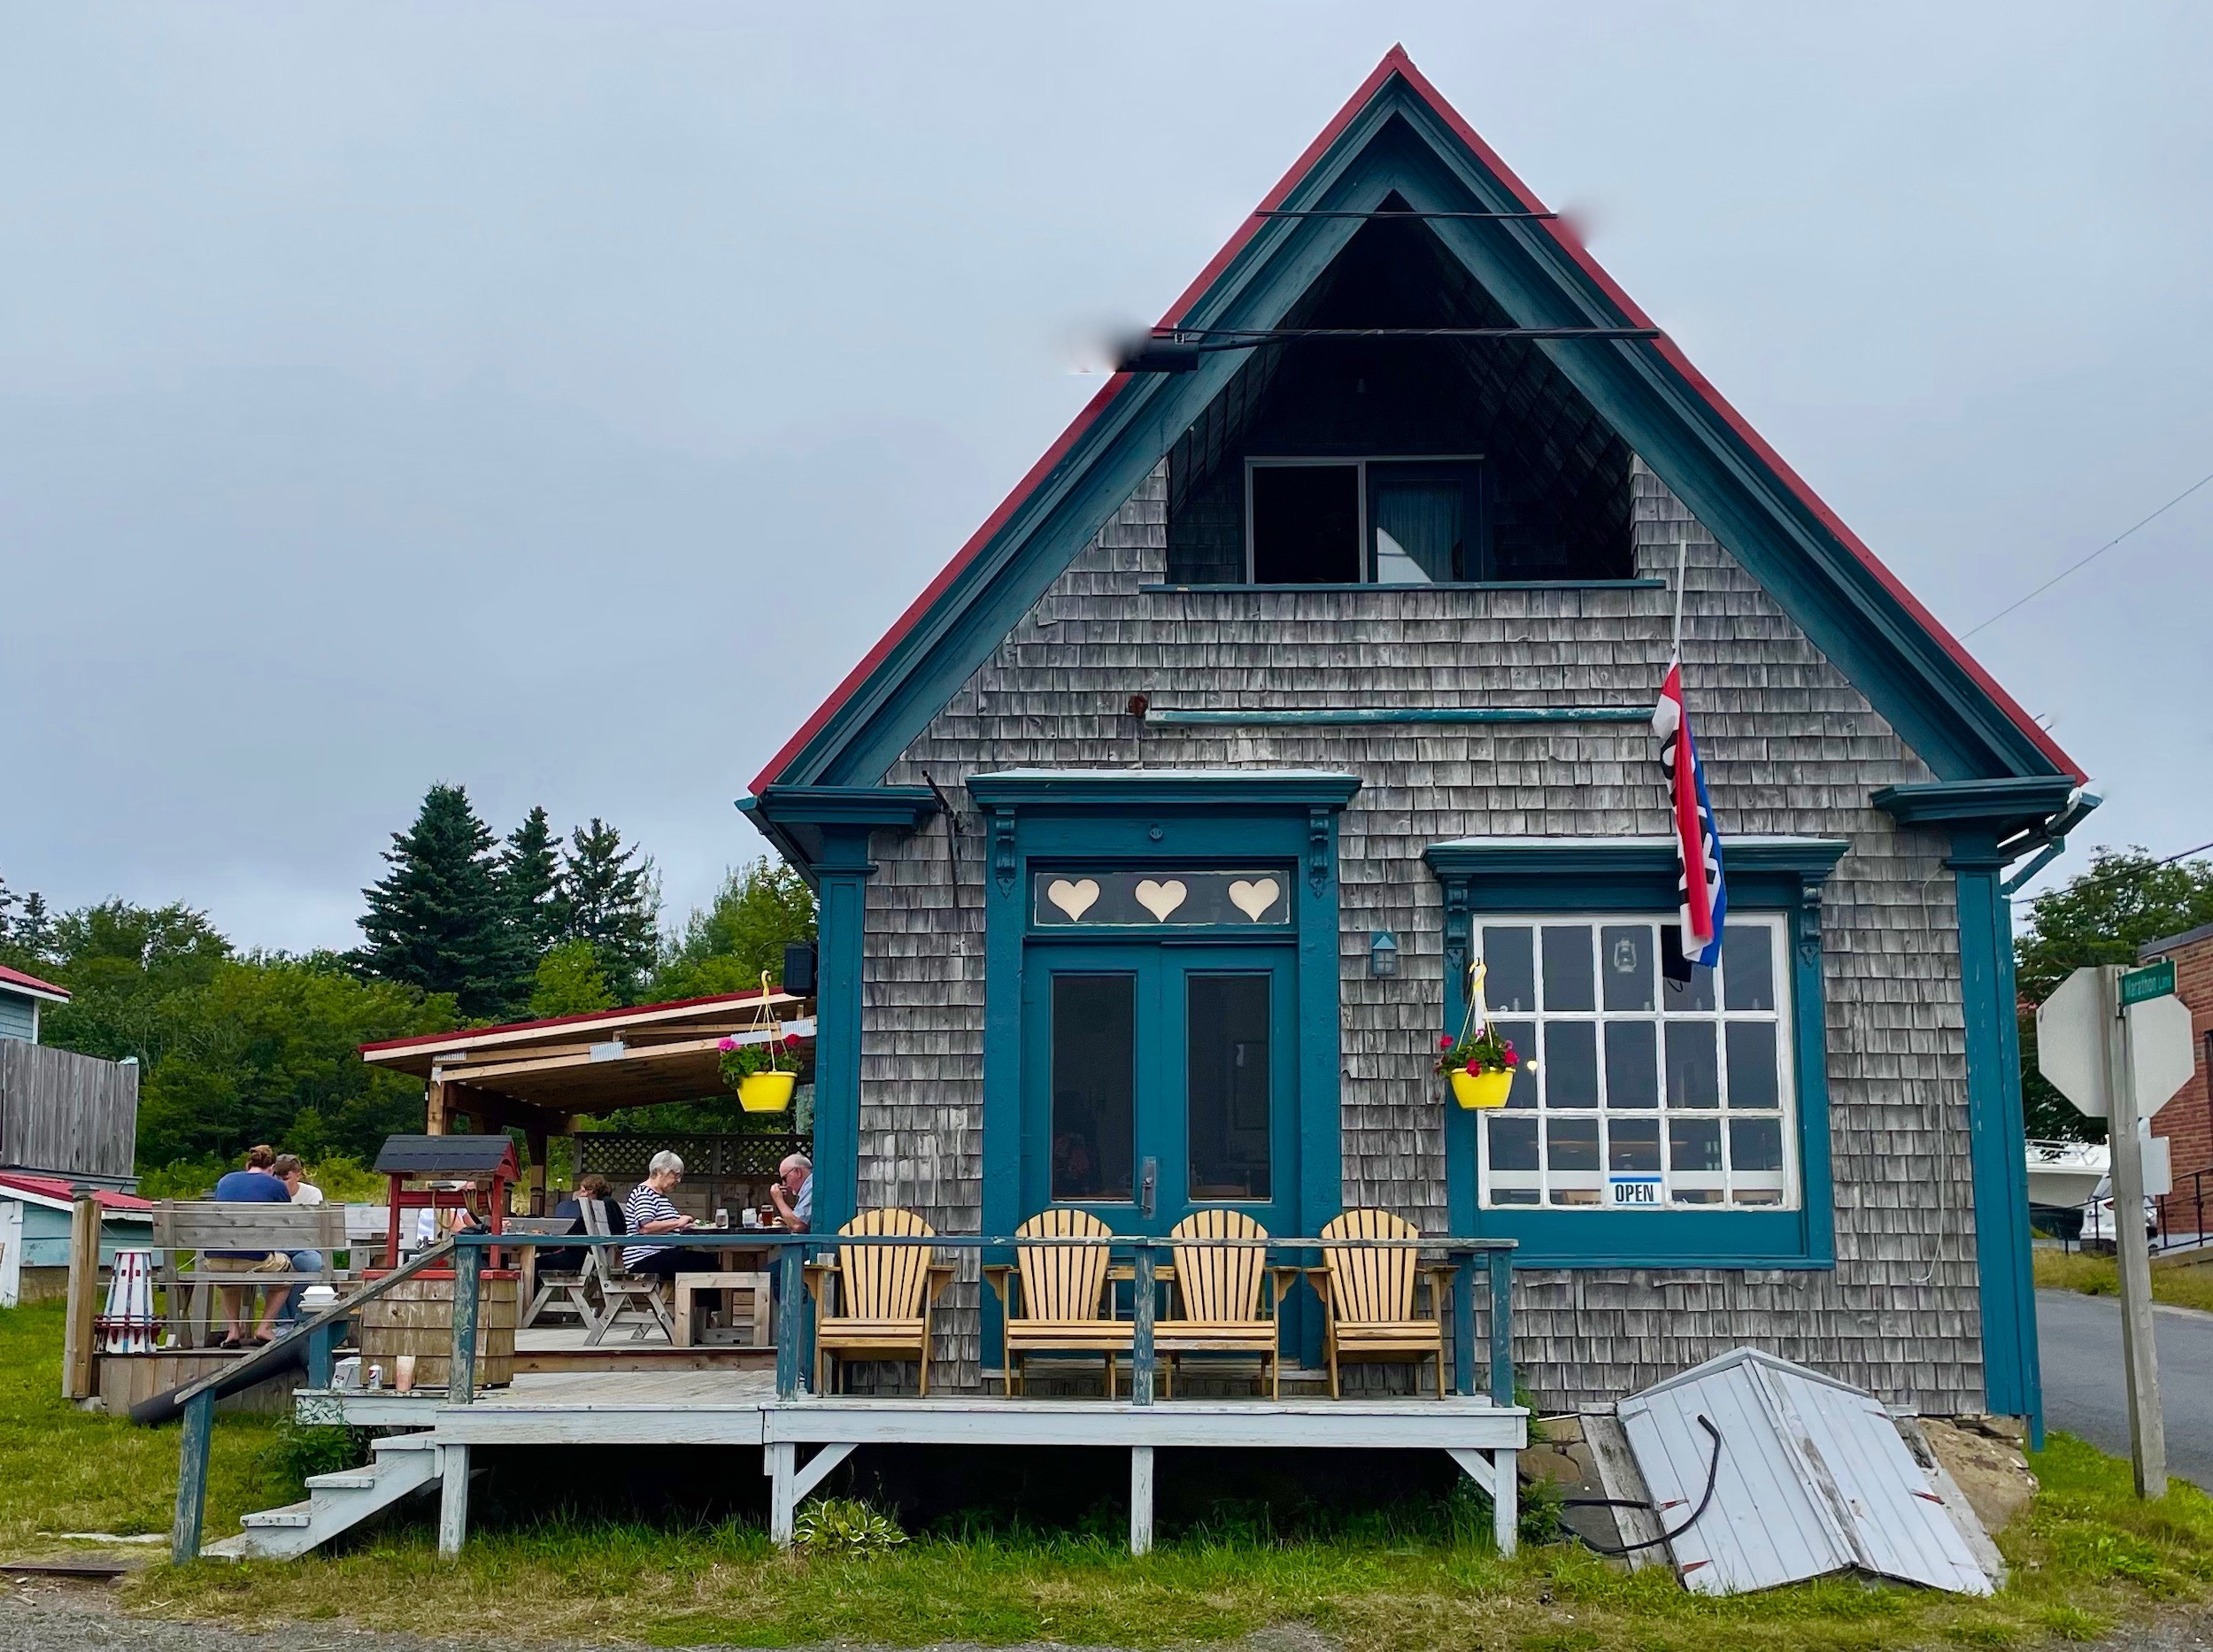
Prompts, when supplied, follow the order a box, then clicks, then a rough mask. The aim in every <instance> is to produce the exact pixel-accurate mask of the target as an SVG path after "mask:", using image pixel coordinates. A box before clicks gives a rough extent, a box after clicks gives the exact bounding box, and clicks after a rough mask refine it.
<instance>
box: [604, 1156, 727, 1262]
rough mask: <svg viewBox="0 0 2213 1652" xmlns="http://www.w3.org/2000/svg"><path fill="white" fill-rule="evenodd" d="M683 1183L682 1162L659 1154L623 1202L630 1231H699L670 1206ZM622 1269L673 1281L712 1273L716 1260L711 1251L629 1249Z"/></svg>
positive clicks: (624, 1255) (675, 1157)
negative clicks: (673, 1192)
mask: <svg viewBox="0 0 2213 1652" xmlns="http://www.w3.org/2000/svg"><path fill="white" fill-rule="evenodd" d="M683 1179H684V1162H683V1161H682V1159H680V1158H678V1157H677V1156H676V1155H675V1154H673V1153H669V1152H667V1151H663V1152H660V1153H657V1154H654V1155H653V1161H652V1163H651V1164H649V1165H647V1166H646V1170H645V1179H644V1181H642V1182H640V1183H639V1184H638V1185H636V1187H633V1188H632V1189H631V1190H630V1196H629V1197H628V1199H626V1200H623V1201H622V1214H623V1216H624V1218H625V1220H626V1223H627V1224H628V1229H629V1231H631V1232H632V1233H682V1232H685V1231H688V1230H690V1229H691V1228H694V1227H697V1226H698V1223H697V1222H695V1221H694V1220H693V1219H692V1218H691V1217H690V1216H686V1215H684V1214H683V1213H682V1211H680V1210H678V1209H677V1208H676V1207H675V1205H673V1204H671V1203H670V1202H669V1199H668V1195H669V1193H671V1192H672V1191H674V1189H675V1185H676V1184H677V1183H679V1182H681V1181H682V1180H683ZM622 1265H623V1266H624V1267H626V1268H628V1270H630V1271H631V1272H632V1273H642V1274H652V1275H654V1276H657V1277H658V1278H663V1279H672V1278H675V1276H676V1275H678V1274H680V1273H707V1272H712V1271H713V1269H714V1266H715V1258H714V1256H713V1254H712V1253H710V1252H707V1251H698V1250H684V1249H680V1248H678V1247H675V1246H660V1245H655V1246H644V1245H626V1246H624V1247H622Z"/></svg>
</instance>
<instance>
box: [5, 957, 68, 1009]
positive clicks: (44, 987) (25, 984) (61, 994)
mask: <svg viewBox="0 0 2213 1652" xmlns="http://www.w3.org/2000/svg"><path fill="white" fill-rule="evenodd" d="M0 987H4V988H6V989H7V990H8V991H10V992H20V993H22V994H23V995H24V996H25V997H26V998H42V999H44V1000H47V1001H48V1002H49V1003H53V1004H66V1003H67V1002H68V1001H69V989H68V988H67V987H66V986H56V985H55V984H53V983H52V982H51V981H42V980H40V979H39V978H38V977H36V976H35V975H25V974H24V973H23V971H21V970H20V969H9V968H8V966H7V965H5V964H0Z"/></svg>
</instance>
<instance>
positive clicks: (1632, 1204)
mask: <svg viewBox="0 0 2213 1652" xmlns="http://www.w3.org/2000/svg"><path fill="white" fill-rule="evenodd" d="M1606 1186H1607V1194H1606V1202H1607V1205H1608V1208H1612V1209H1615V1210H1657V1209H1658V1208H1660V1178H1659V1177H1657V1176H1615V1177H1608V1180H1607V1184H1606Z"/></svg>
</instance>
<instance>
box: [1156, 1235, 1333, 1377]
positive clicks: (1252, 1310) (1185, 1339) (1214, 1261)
mask: <svg viewBox="0 0 2213 1652" xmlns="http://www.w3.org/2000/svg"><path fill="white" fill-rule="evenodd" d="M1168 1238H1169V1239H1171V1240H1175V1241H1178V1242H1177V1243H1176V1245H1175V1246H1174V1253H1175V1259H1176V1260H1175V1269H1174V1277H1173V1278H1172V1279H1171V1281H1170V1284H1171V1285H1172V1287H1173V1289H1174V1291H1175V1295H1176V1307H1177V1308H1178V1310H1179V1311H1178V1313H1177V1316H1176V1317H1174V1318H1170V1319H1164V1320H1161V1321H1160V1323H1159V1324H1156V1325H1154V1326H1153V1347H1154V1348H1155V1349H1156V1350H1158V1352H1159V1353H1160V1355H1161V1357H1162V1358H1163V1359H1164V1360H1165V1361H1166V1362H1167V1370H1166V1373H1165V1374H1166V1376H1167V1378H1168V1395H1169V1397H1170V1398H1173V1397H1174V1395H1175V1393H1176V1360H1177V1357H1178V1356H1179V1355H1184V1354H1247V1355H1258V1356H1259V1357H1260V1361H1261V1382H1263V1383H1264V1384H1266V1385H1267V1387H1268V1397H1269V1398H1271V1399H1273V1398H1276V1396H1278V1395H1279V1394H1280V1393H1282V1386H1281V1384H1282V1367H1283V1359H1282V1355H1281V1354H1280V1352H1279V1351H1278V1348H1277V1345H1276V1304H1277V1303H1279V1302H1281V1301H1283V1298H1284V1291H1285V1290H1286V1289H1288V1288H1289V1286H1290V1284H1291V1281H1292V1280H1293V1279H1295V1278H1298V1275H1299V1270H1297V1269H1295V1268H1271V1267H1269V1266H1268V1252H1267V1251H1266V1250H1265V1249H1263V1248H1262V1247H1261V1246H1259V1245H1207V1244H1202V1243H1199V1242H1198V1241H1200V1240H1204V1239H1262V1240H1264V1239H1267V1238H1268V1230H1267V1229H1266V1228H1264V1227H1262V1226H1261V1224H1259V1223H1257V1222H1255V1221H1253V1218H1252V1217H1251V1216H1246V1215H1245V1213H1244V1212H1243V1211H1241V1210H1200V1211H1196V1212H1194V1213H1193V1214H1191V1215H1190V1216H1185V1217H1184V1219H1183V1220H1182V1221H1181V1222H1178V1223H1177V1224H1176V1226H1175V1227H1174V1229H1172V1230H1171V1231H1170V1232H1169V1234H1168ZM1182 1241H1190V1242H1188V1243H1186V1242H1182ZM1263 1287H1266V1293H1267V1299H1268V1300H1267V1301H1266V1302H1264V1303H1263V1301H1261V1294H1262V1289H1263Z"/></svg>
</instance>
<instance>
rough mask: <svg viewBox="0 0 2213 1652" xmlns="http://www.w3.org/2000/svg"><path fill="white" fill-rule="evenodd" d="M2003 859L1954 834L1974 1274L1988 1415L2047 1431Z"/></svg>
mask: <svg viewBox="0 0 2213 1652" xmlns="http://www.w3.org/2000/svg"><path fill="white" fill-rule="evenodd" d="M2007 858H2008V857H2007V856H2006V855H2005V854H2004V853H2003V852H2002V851H2001V849H2000V848H1999V846H1998V845H1997V842H1996V834H1995V833H1993V832H1991V831H1988V830H1983V831H1976V830H1972V829H1970V828H1965V827H1961V828H1955V830H1954V831H1953V834H1952V853H1951V855H1950V856H1949V857H1948V858H1947V861H1946V862H1945V864H1947V866H1949V867H1951V868H1953V878H1954V881H1955V886H1956V888H1957V892H1958V903H1959V924H1960V997H1961V1007H1962V1009H1963V1010H1964V1012H1965V1016H1966V1023H1967V1025H1966V1032H1967V1128H1968V1150H1969V1159H1970V1170H1971V1173H1972V1176H1973V1179H1974V1188H1975V1273H1976V1281H1977V1287H1978V1294H1979V1297H1980V1301H1981V1306H1982V1321H1983V1388H1984V1394H1985V1403H1986V1406H1987V1408H1988V1409H1990V1410H1992V1411H1993V1412H1996V1413H1997V1414H1999V1415H2000V1416H2003V1417H2030V1418H2032V1419H2033V1420H2034V1423H2035V1424H2036V1426H2037V1427H2039V1428H2041V1427H2042V1425H2043V1414H2044V1402H2043V1372H2042V1370H2041V1368H2040V1364H2039V1361H2038V1353H2037V1342H2036V1287H2035V1281H2034V1278H2033V1277H2032V1254H2031V1250H2030V1244H2031V1241H2030V1238H2029V1185H2028V1163H2027V1154H2026V1146H2025V1143H2026V1137H2027V1128H2026V1125H2025V1123H2024V1120H2023V1118H2022V1114H2021V1047H2020V1029H2019V1025H2018V1023H2016V1019H2015V1016H2016V999H2015V988H2014V972H2013V916H2012V903H2011V902H2010V901H2009V900H2008V899H2006V898H2005V896H2004V895H2003V894H2002V893H2001V892H2000V891H1999V888H1998V883H1999V877H2000V875H2001V873H2002V871H2003V869H2004V867H2005V863H2006V860H2007Z"/></svg>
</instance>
